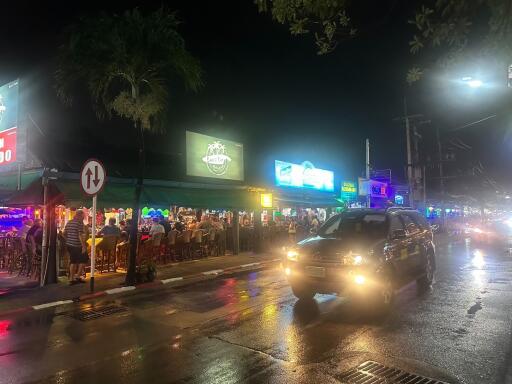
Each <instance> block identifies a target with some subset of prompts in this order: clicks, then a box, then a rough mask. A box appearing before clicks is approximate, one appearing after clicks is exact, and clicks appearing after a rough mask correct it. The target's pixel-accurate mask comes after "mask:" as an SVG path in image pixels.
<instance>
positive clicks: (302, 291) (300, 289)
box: [292, 285, 316, 300]
mask: <svg viewBox="0 0 512 384" xmlns="http://www.w3.org/2000/svg"><path fill="white" fill-rule="evenodd" d="M292 292H293V295H294V296H295V297H296V298H297V299H299V300H311V299H313V297H315V295H316V292H314V291H313V290H312V289H311V288H309V287H305V286H297V285H292Z"/></svg>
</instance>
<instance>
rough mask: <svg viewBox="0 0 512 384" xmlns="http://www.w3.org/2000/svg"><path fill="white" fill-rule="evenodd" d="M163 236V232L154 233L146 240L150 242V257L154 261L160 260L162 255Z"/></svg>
mask: <svg viewBox="0 0 512 384" xmlns="http://www.w3.org/2000/svg"><path fill="white" fill-rule="evenodd" d="M163 237H164V234H163V233H155V234H154V235H153V236H151V239H150V240H148V242H149V243H150V244H151V247H152V248H151V259H152V260H153V261H154V262H161V261H162V260H161V257H162V249H161V247H160V246H161V244H162V238H163Z"/></svg>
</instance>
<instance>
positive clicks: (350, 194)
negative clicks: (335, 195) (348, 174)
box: [341, 181, 357, 201]
mask: <svg viewBox="0 0 512 384" xmlns="http://www.w3.org/2000/svg"><path fill="white" fill-rule="evenodd" d="M356 197H357V185H356V183H355V182H354V181H343V182H342V183H341V199H342V200H343V201H351V200H355V199H356Z"/></svg>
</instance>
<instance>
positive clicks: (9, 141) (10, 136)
mask: <svg viewBox="0 0 512 384" xmlns="http://www.w3.org/2000/svg"><path fill="white" fill-rule="evenodd" d="M16 134H17V128H16V127H14V128H10V129H6V130H5V131H2V132H0V165H6V164H11V163H14V162H15V161H16Z"/></svg>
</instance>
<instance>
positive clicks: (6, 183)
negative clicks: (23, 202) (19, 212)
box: [0, 169, 43, 203]
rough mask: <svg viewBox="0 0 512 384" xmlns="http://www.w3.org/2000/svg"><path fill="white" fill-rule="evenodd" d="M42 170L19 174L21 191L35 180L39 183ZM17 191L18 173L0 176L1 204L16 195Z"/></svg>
mask: <svg viewBox="0 0 512 384" xmlns="http://www.w3.org/2000/svg"><path fill="white" fill-rule="evenodd" d="M42 174H43V170H42V169H36V170H29V171H22V172H21V185H20V186H21V190H24V189H26V188H27V187H29V186H30V185H31V184H32V183H34V182H35V181H36V180H37V181H39V182H40V179H41V175H42ZM17 189H18V173H17V172H15V173H11V172H10V173H7V174H0V201H2V202H3V203H4V202H5V201H6V200H8V199H9V198H10V197H11V196H13V195H14V194H16V193H19V191H17Z"/></svg>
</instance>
